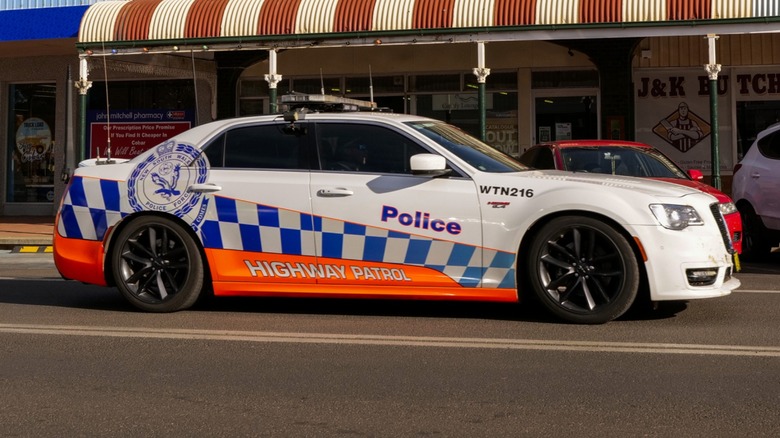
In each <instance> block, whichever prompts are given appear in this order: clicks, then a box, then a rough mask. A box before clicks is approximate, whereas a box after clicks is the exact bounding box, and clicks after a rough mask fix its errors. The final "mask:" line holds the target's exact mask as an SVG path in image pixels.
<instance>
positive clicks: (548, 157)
mask: <svg viewBox="0 0 780 438" xmlns="http://www.w3.org/2000/svg"><path fill="white" fill-rule="evenodd" d="M537 151H538V153H537V154H536V156H535V157H534V161H533V162H532V163H531V167H535V168H537V169H555V160H553V155H552V151H551V150H549V149H546V148H538V149H537Z"/></svg>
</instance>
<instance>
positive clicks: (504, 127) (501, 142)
mask: <svg viewBox="0 0 780 438" xmlns="http://www.w3.org/2000/svg"><path fill="white" fill-rule="evenodd" d="M485 106H486V108H487V114H486V117H487V119H486V122H487V123H486V125H487V126H486V128H487V129H486V131H487V132H486V137H485V142H486V143H487V144H489V145H490V146H493V147H494V148H496V149H498V150H500V151H502V152H504V153H506V154H509V155H518V153H519V151H518V132H517V92H508V91H502V92H493V93H486V95H485ZM417 114H418V115H420V116H424V117H430V118H432V119H438V120H443V121H445V122H447V123H450V124H453V125H455V126H457V127H459V128H461V129H463V130H464V131H466V132H468V133H469V134H471V135H472V136H474V137H477V138H479V135H480V132H479V105H478V96H477V91H476V90H475V91H471V92H464V93H449V94H420V95H417Z"/></svg>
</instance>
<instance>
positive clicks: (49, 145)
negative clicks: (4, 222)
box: [5, 83, 57, 204]
mask: <svg viewBox="0 0 780 438" xmlns="http://www.w3.org/2000/svg"><path fill="white" fill-rule="evenodd" d="M56 91H57V86H56V84H54V83H39V84H11V85H9V86H8V97H9V102H8V107H9V117H8V121H7V130H6V132H7V133H8V138H7V144H8V145H10V146H11V147H8V148H7V149H6V152H7V157H6V162H7V166H8V168H7V172H6V184H5V185H6V201H7V202H13V203H23V204H32V203H38V204H41V203H43V204H49V203H51V202H52V201H53V200H54V158H55V157H54V154H55V150H56V147H55V144H56V140H57V139H56V138H55V137H56V132H57V130H56V114H55V109H56V103H57V102H56V100H57V92H56Z"/></svg>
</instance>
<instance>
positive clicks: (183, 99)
mask: <svg viewBox="0 0 780 438" xmlns="http://www.w3.org/2000/svg"><path fill="white" fill-rule="evenodd" d="M88 96H89V109H105V107H106V86H105V82H95V83H93V85H92V88H90V89H89V94H88ZM108 101H109V104H110V105H111V109H112V110H114V109H115V108H116V109H158V108H159V109H166V110H169V109H171V110H191V109H193V108H195V87H194V86H193V83H192V81H191V80H185V79H180V80H153V81H148V80H147V81H109V83H108Z"/></svg>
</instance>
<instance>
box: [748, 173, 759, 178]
mask: <svg viewBox="0 0 780 438" xmlns="http://www.w3.org/2000/svg"><path fill="white" fill-rule="evenodd" d="M750 177H751V178H754V179H755V178H761V174H760V173H758V172H753V173H751V174H750Z"/></svg>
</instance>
